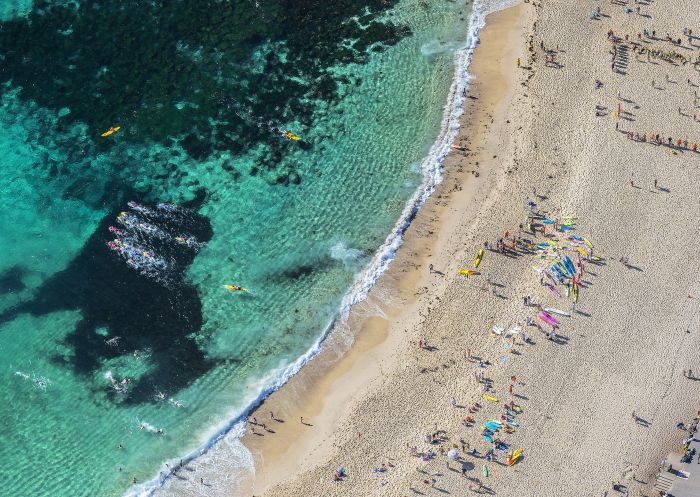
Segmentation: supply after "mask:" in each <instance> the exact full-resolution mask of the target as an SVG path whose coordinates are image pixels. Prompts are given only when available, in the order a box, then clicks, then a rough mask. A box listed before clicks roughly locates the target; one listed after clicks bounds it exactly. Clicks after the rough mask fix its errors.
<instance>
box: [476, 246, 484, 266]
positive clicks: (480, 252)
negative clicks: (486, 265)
mask: <svg viewBox="0 0 700 497" xmlns="http://www.w3.org/2000/svg"><path fill="white" fill-rule="evenodd" d="M483 257H484V249H481V250H479V253H478V254H476V259H474V269H476V268H478V267H479V264H481V259H482V258H483Z"/></svg>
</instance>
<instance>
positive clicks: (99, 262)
mask: <svg viewBox="0 0 700 497" xmlns="http://www.w3.org/2000/svg"><path fill="white" fill-rule="evenodd" d="M199 200H201V198H200V199H199ZM116 215H117V213H116V212H115V213H112V214H110V215H108V216H106V217H105V218H104V219H103V220H102V222H101V223H100V225H99V226H98V228H97V229H96V230H95V232H94V233H93V234H92V236H91V237H90V238H89V239H88V240H87V241H86V243H85V245H84V246H83V248H82V250H81V251H80V253H79V254H78V255H77V256H76V257H75V259H73V261H71V263H70V264H69V265H68V267H66V269H64V270H63V271H60V272H59V273H56V274H55V275H54V276H52V277H51V278H49V279H48V280H47V281H46V282H45V283H44V284H43V285H42V286H41V287H40V288H39V289H38V290H37V291H36V293H35V295H34V297H33V299H32V300H30V301H26V302H24V303H21V304H18V305H17V306H15V307H14V308H12V309H10V310H8V311H5V312H4V313H2V314H0V324H2V323H4V322H7V321H11V320H12V319H14V318H15V317H17V316H18V315H20V314H24V313H27V314H30V315H33V316H41V315H46V314H49V313H52V312H56V311H62V310H75V311H79V312H80V313H81V315H82V318H81V319H80V321H79V322H78V323H77V325H76V327H75V329H74V330H73V331H71V332H70V333H69V334H68V335H67V338H66V344H67V345H68V346H69V347H70V348H71V350H72V353H71V354H70V355H68V356H60V357H55V358H54V360H55V361H56V362H58V363H61V364H64V365H67V366H70V367H72V368H73V369H74V370H75V371H76V372H77V373H78V374H81V375H91V374H93V373H94V372H95V371H97V370H99V369H100V368H101V367H102V366H101V365H102V362H103V361H104V360H106V359H110V358H114V357H119V356H122V355H128V354H132V353H133V352H134V351H135V350H139V351H146V350H148V351H150V352H151V356H150V358H149V362H150V364H151V368H150V369H149V371H148V372H147V373H146V374H145V375H144V376H143V377H141V378H139V379H138V380H137V381H133V382H132V384H131V385H130V387H129V389H128V395H127V396H126V397H124V398H123V402H125V403H128V404H133V403H139V402H150V401H152V400H153V394H154V391H155V389H160V390H162V391H167V392H169V393H175V392H176V391H177V390H179V389H181V388H183V387H185V386H187V385H189V384H190V383H191V382H192V381H193V380H195V379H197V378H198V377H200V376H201V375H203V374H204V373H206V372H207V371H208V370H210V369H211V367H212V366H213V362H212V361H210V360H209V359H207V358H206V357H205V355H204V353H203V351H202V350H201V349H200V348H199V346H198V345H197V343H196V342H195V340H194V338H192V337H191V334H192V333H194V332H197V331H199V330H200V328H201V326H202V322H203V318H202V306H201V302H200V299H199V295H198V294H197V290H196V288H195V287H194V286H192V285H189V284H187V283H186V282H184V281H182V278H181V276H182V274H183V273H184V271H185V269H186V268H187V267H188V266H189V265H190V264H191V263H192V261H193V259H194V252H192V251H182V252H180V254H179V255H178V256H176V257H174V258H175V259H176V261H175V262H176V267H177V268H178V274H177V275H176V280H175V281H174V282H173V283H172V284H171V285H169V286H168V287H165V286H163V285H161V284H159V283H158V282H156V281H154V280H153V279H150V278H148V277H144V276H142V275H141V274H139V273H138V272H136V271H134V270H133V269H132V268H130V267H128V266H127V265H126V264H124V263H123V261H122V260H121V259H120V258H119V257H118V256H117V255H116V254H115V253H113V252H112V251H110V249H108V248H107V246H106V245H105V244H106V242H107V241H109V240H110V239H111V238H113V235H112V234H111V233H110V232H109V231H108V230H107V228H108V226H109V225H110V224H113V223H114V219H115V217H116ZM170 223H171V225H175V224H177V225H178V227H179V228H180V229H183V228H184V229H187V230H188V232H189V233H191V234H192V235H194V236H196V237H197V238H198V239H199V240H200V241H208V240H209V239H211V236H212V230H211V225H210V224H209V221H208V220H207V219H206V218H204V217H202V216H200V215H198V214H196V213H194V212H192V213H190V214H189V215H188V216H187V219H186V220H183V221H181V220H179V219H177V218H174V219H171V221H170ZM19 276H21V274H20V273H18V272H17V270H11V271H10V272H9V273H8V272H6V273H3V274H2V275H0V283H2V281H5V280H7V281H8V282H10V283H13V282H16V281H17V278H18V277H19ZM101 329H106V330H107V337H105V336H104V334H101V333H98V331H100V330H101ZM30 332H31V331H27V333H30ZM113 337H119V340H118V344H116V345H114V346H110V345H108V344H107V343H106V338H113ZM119 398H120V399H122V397H121V396H120V397H119Z"/></svg>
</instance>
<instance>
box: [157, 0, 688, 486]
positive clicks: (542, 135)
mask: <svg viewBox="0 0 700 497" xmlns="http://www.w3.org/2000/svg"><path fill="white" fill-rule="evenodd" d="M691 7H692V5H691V4H690V3H689V2H685V3H684V2H682V1H680V2H678V3H677V4H676V3H674V8H669V7H668V6H661V5H657V4H654V3H653V4H650V5H644V4H641V9H642V12H641V14H644V15H636V14H631V15H630V14H626V13H625V11H624V6H622V5H618V4H610V3H604V4H602V14H603V16H602V17H601V19H600V20H590V19H589V14H590V6H588V5H577V4H572V3H570V2H555V3H553V4H546V6H544V7H543V6H542V4H532V3H524V4H521V5H519V6H517V7H514V8H511V9H508V10H505V11H502V12H498V13H495V14H492V15H491V16H489V18H488V22H487V26H486V28H485V29H484V30H483V31H482V33H481V35H480V39H481V43H480V45H479V47H478V48H477V50H476V53H475V56H474V61H473V64H472V67H471V70H470V72H471V73H472V74H474V76H475V80H474V85H473V87H472V89H471V91H470V97H471V98H470V103H469V106H468V108H467V111H466V113H465V122H464V126H463V128H462V130H461V131H460V137H459V138H458V140H457V143H458V145H459V146H460V147H462V148H463V149H464V151H455V153H453V154H452V155H451V156H450V157H449V158H448V160H447V161H446V163H445V181H444V182H443V184H442V185H441V186H440V187H439V188H438V190H437V191H436V192H435V194H434V195H433V196H432V197H431V198H430V199H429V200H428V202H427V203H426V205H425V206H424V207H423V208H422V209H421V211H420V212H419V213H418V215H417V218H416V220H415V221H414V223H413V224H412V225H411V227H410V228H409V230H408V232H407V234H406V238H405V242H404V245H403V246H402V247H401V249H400V250H399V252H398V254H397V257H396V260H395V261H394V262H392V264H391V266H390V268H389V270H388V271H387V273H386V274H385V275H384V276H383V277H382V278H381V280H380V282H379V283H378V284H377V286H376V287H375V288H373V289H372V291H371V293H370V295H369V298H368V299H367V301H365V302H363V303H361V304H359V305H357V306H355V307H354V308H353V310H352V311H351V314H350V317H349V319H348V321H347V322H344V323H339V324H338V328H337V329H336V330H335V332H334V333H333V334H332V336H331V338H330V339H329V342H328V343H327V344H326V346H325V347H324V350H323V352H322V353H321V354H320V355H319V356H318V357H317V358H316V359H314V360H313V361H312V362H311V363H310V364H309V365H307V366H306V367H305V368H304V369H303V370H302V371H301V372H300V373H299V374H298V375H296V376H295V377H294V378H292V379H291V380H290V381H289V383H288V384H286V385H285V386H284V387H283V388H281V389H280V390H279V391H278V392H276V393H275V394H273V395H272V396H271V397H270V398H269V399H268V400H267V401H266V402H265V403H264V404H263V405H262V406H261V407H260V408H259V409H258V411H257V412H256V413H254V414H253V416H255V417H256V418H257V421H258V422H259V423H263V422H264V423H265V424H266V426H267V428H268V429H272V430H273V431H274V433H270V432H267V431H264V430H263V429H262V427H260V426H258V427H257V428H256V432H258V433H259V434H258V435H255V434H253V433H252V431H251V430H249V432H248V434H247V435H246V436H245V437H244V439H243V442H244V444H245V445H246V446H247V447H248V448H249V449H250V451H251V452H252V456H253V457H254V460H255V463H256V464H255V465H256V474H255V477H254V478H252V479H250V480H249V481H246V482H240V481H237V482H229V483H227V484H219V488H217V493H216V495H219V493H220V491H221V488H220V487H221V485H224V486H225V485H229V486H226V487H225V488H227V489H228V490H227V491H226V492H230V493H233V494H234V495H238V494H240V495H246V496H248V495H255V496H258V497H260V496H266V497H283V496H289V497H296V496H302V495H303V496H333V495H341V494H342V495H357V496H367V495H397V496H404V495H405V496H408V495H443V494H445V493H451V494H456V495H466V494H470V493H471V492H477V489H478V483H477V480H480V481H481V483H482V484H483V487H482V490H480V492H482V493H490V494H502V495H513V494H514V493H515V492H517V493H518V495H524V496H530V495H531V496H533V497H534V496H543V495H547V496H549V495H551V496H554V495H557V496H569V495H570V496H572V497H573V496H580V495H601V496H602V495H605V493H606V492H608V495H614V494H613V491H612V484H613V483H622V484H624V485H625V487H626V488H627V489H628V491H629V495H638V496H641V495H652V493H651V487H652V486H653V483H654V480H655V475H656V471H657V468H658V465H659V462H660V460H661V459H663V457H665V455H666V454H667V453H668V452H669V451H670V450H671V449H672V448H674V447H677V445H678V443H679V441H680V440H681V439H682V438H683V437H684V432H682V431H679V430H677V429H676V428H675V426H676V424H677V423H678V422H679V421H687V420H688V419H689V417H692V415H693V413H694V412H695V411H696V410H697V402H696V400H695V399H697V395H698V390H699V389H700V382H696V381H691V380H688V379H686V378H685V377H684V375H683V371H684V370H685V369H688V368H691V369H700V364H698V361H699V359H698V355H697V352H696V351H697V350H698V345H700V336H699V335H698V330H700V309H699V308H698V299H700V281H698V276H697V272H696V271H695V269H697V266H698V264H699V263H700V259H699V258H698V255H697V251H696V239H697V233H698V229H697V220H698V219H699V218H700V201H699V200H698V196H697V185H698V184H700V182H699V180H700V168H698V163H699V161H700V155H698V154H696V153H693V152H692V151H690V150H687V149H677V148H671V147H664V146H658V145H652V144H650V143H642V142H639V141H635V140H633V139H628V138H627V136H626V134H625V133H624V131H628V130H632V131H633V132H634V131H645V132H651V131H655V132H658V133H661V134H662V135H663V136H672V137H680V138H685V137H686V136H687V137H688V139H689V140H690V143H692V142H693V140H700V125H699V124H698V123H697V122H696V121H695V120H694V119H693V117H692V115H693V114H694V112H695V109H694V103H693V91H694V90H696V89H697V88H698V87H694V86H692V85H693V84H700V76H698V74H700V73H698V72H697V71H695V69H694V68H693V66H692V64H686V65H683V64H676V65H672V64H669V63H667V62H663V61H654V60H650V61H647V59H646V58H645V57H643V56H637V55H636V54H635V53H634V52H633V50H632V45H631V44H630V43H629V42H626V43H625V42H622V45H618V56H617V57H616V64H617V67H616V71H615V72H613V71H611V54H610V53H609V52H610V46H611V45H610V41H609V40H608V39H607V36H606V32H607V30H608V29H610V28H612V29H613V30H617V29H618V28H620V29H625V30H627V31H628V33H626V32H625V31H623V32H622V33H621V36H622V39H623V40H624V35H625V34H629V35H630V36H631V37H632V38H633V39H635V38H636V33H637V31H640V32H641V31H642V29H652V27H653V28H654V29H656V30H657V31H658V32H659V33H665V32H667V31H668V32H669V33H670V32H673V33H678V32H680V31H681V30H682V28H683V27H685V24H684V23H685V22H686V20H685V19H684V18H685V17H686V14H687V12H688V11H689V9H691ZM684 9H685V10H684ZM645 15H649V16H650V17H645ZM691 27H692V26H691ZM694 31H695V30H694ZM698 31H700V30H698ZM639 44H640V46H641V45H642V44H645V45H649V46H656V45H658V46H662V47H664V48H665V49H667V50H668V49H672V46H671V44H669V43H668V42H665V41H663V40H648V41H640V42H639ZM623 45H624V49H623V48H621V47H622V46H623ZM683 45H684V46H685V47H686V48H675V47H673V48H675V49H677V50H678V51H683V52H684V53H688V56H692V57H697V54H698V49H697V47H693V46H691V45H689V43H687V42H686V41H685V40H684V41H683ZM542 46H544V49H543V48H541V47H542ZM547 50H549V51H550V52H549V53H547V52H546V51H547ZM550 57H553V60H550V61H549V62H548V61H547V59H548V58H550ZM518 58H520V61H521V64H520V67H517V65H516V62H515V61H516V59H518ZM666 75H668V76H669V77H668V82H667V81H666ZM687 79H691V83H690V84H688V83H686V80H687ZM595 80H599V81H600V82H601V83H602V85H600V86H599V87H596V86H595V85H594V81H595ZM651 80H654V81H655V82H656V83H659V84H658V85H655V86H657V87H658V88H653V89H652V86H651ZM659 88H663V89H659ZM618 92H619V93H618ZM618 95H619V96H618ZM618 104H620V105H621V109H622V110H623V113H622V116H621V118H620V119H617V118H616V117H615V115H614V114H611V113H612V112H613V111H614V110H615V109H616V108H617V105H618ZM596 106H598V107H597V108H596ZM679 106H680V107H681V108H682V109H681V110H682V111H684V112H681V113H679V112H678V111H677V108H678V107H679ZM616 124H617V128H618V129H617V130H616ZM674 141H675V138H674ZM477 172H478V176H477V175H476V173H477ZM654 180H656V186H655V185H654ZM631 182H633V183H631ZM528 200H532V201H535V202H536V203H537V204H538V206H537V208H538V209H539V210H541V211H543V213H544V215H545V216H547V217H549V218H552V219H554V218H561V216H565V215H573V216H576V217H577V218H578V219H577V222H576V230H575V233H577V234H580V235H581V236H585V237H587V238H588V239H590V240H591V241H592V243H593V245H594V247H595V253H596V255H598V256H601V257H602V258H603V259H604V260H603V261H601V262H600V263H599V264H594V263H588V262H586V263H585V266H586V269H585V272H584V275H583V276H582V280H583V281H582V285H581V288H580V296H579V300H578V302H577V305H576V308H575V309H574V308H573V306H572V302H571V299H567V298H566V297H565V296H562V297H556V296H554V295H553V294H552V292H550V291H549V290H548V289H547V288H545V287H544V286H542V285H541V284H540V275H539V274H538V273H537V272H535V271H533V266H534V267H542V264H543V262H544V261H542V260H541V259H539V258H538V257H537V255H532V254H528V253H525V252H519V251H514V252H513V253H511V254H510V255H503V254H498V253H495V252H490V251H487V252H486V254H485V256H484V259H483V262H482V264H481V266H480V267H479V271H480V274H479V275H474V276H470V277H465V276H463V275H459V274H457V269H460V268H467V267H471V266H472V264H473V260H474V256H475V255H476V252H477V250H478V249H479V248H480V247H481V246H483V243H484V241H492V242H493V241H494V240H497V239H498V238H501V237H504V234H505V233H504V232H505V231H506V230H508V231H509V232H510V234H515V233H517V232H518V231H519V225H520V224H523V223H524V222H525V219H526V215H527V212H528V210H527V202H528ZM523 236H525V237H530V238H531V239H534V240H535V241H536V242H542V241H544V240H545V237H543V236H542V235H531V234H524V235H523ZM550 236H554V238H556V239H558V240H560V241H561V240H563V238H564V234H562V233H556V234H551V235H550ZM623 256H624V257H626V258H627V259H628V264H622V263H620V262H618V261H619V259H620V258H621V257H623ZM430 264H432V265H433V266H434V270H435V271H434V272H431V271H429V269H428V268H429V265H430ZM526 295H529V296H531V297H532V299H533V301H535V302H537V303H541V304H542V305H543V306H553V307H557V308H560V309H563V310H566V311H568V312H571V313H572V314H573V317H571V318H566V317H562V318H561V319H560V321H561V326H560V327H559V329H558V330H557V335H556V339H555V340H553V341H550V340H547V339H546V338H545V335H544V334H543V333H541V332H538V331H537V329H535V328H534V327H526V329H527V333H528V335H529V337H530V340H529V342H528V343H524V342H523V341H522V340H521V339H516V340H515V342H514V343H510V342H507V341H505V340H504V339H503V338H501V337H493V336H491V335H490V333H489V330H491V328H492V327H493V326H494V325H495V324H500V325H502V326H504V327H508V326H509V325H511V324H515V323H521V324H522V323H524V320H525V318H527V317H530V318H534V319H536V316H537V311H536V309H535V308H533V307H528V306H524V305H523V300H522V299H523V297H524V296H526ZM353 337H354V340H353ZM420 340H425V341H427V343H428V345H429V348H422V349H421V348H419V347H418V343H419V341H420ZM353 341H354V344H353V345H352V346H349V345H348V344H350V343H352V342H353ZM467 349H470V351H471V352H472V354H473V355H474V356H476V357H478V358H480V359H481V360H483V361H488V363H489V364H488V365H487V366H486V367H485V368H484V371H485V375H486V376H487V377H488V378H489V379H491V380H492V381H493V389H492V390H491V391H490V392H489V394H490V395H493V396H496V397H498V398H499V402H497V403H490V402H488V401H486V400H484V399H483V397H482V394H483V384H480V383H478V382H477V381H476V380H475V379H474V372H475V370H476V363H477V360H476V359H475V360H473V361H469V360H467V359H466V357H465V352H466V350H467ZM512 376H515V377H516V378H517V379H516V381H515V382H513V381H512V379H511V378H512ZM509 385H513V392H512V393H510V392H508V390H507V388H508V386H509ZM452 399H454V400H455V404H456V407H454V406H453V405H452V402H451V401H452ZM509 400H513V401H515V402H517V403H518V404H519V405H520V406H521V407H522V409H523V412H522V414H520V415H518V417H517V422H518V427H517V428H516V430H515V433H512V434H508V435H503V436H502V438H503V440H504V441H505V442H506V443H507V444H508V445H509V451H512V450H514V449H516V448H518V449H523V457H522V458H521V459H520V460H519V461H518V463H517V464H516V465H514V466H512V467H509V466H507V465H506V464H505V462H506V457H505V455H503V454H501V453H497V457H496V460H495V461H493V462H490V461H486V460H485V459H484V458H483V454H484V453H485V452H486V450H487V449H488V448H489V444H487V443H486V442H485V441H484V440H483V438H482V437H481V434H480V433H481V430H480V426H481V424H483V423H484V422H485V421H486V420H488V419H492V418H495V419H499V417H500V415H501V413H502V411H503V409H502V403H503V402H505V401H509ZM475 402H479V403H480V404H481V405H482V407H481V408H480V409H479V410H478V412H476V413H472V414H470V413H468V411H467V407H468V406H472V405H473V404H474V403H475ZM460 406H464V407H460ZM270 411H273V412H274V414H275V418H277V419H281V420H283V421H284V422H280V421H275V420H271V419H270V414H269V412H270ZM632 413H634V414H635V416H636V419H635V418H633V416H632ZM468 415H471V416H473V417H474V418H476V423H475V426H471V427H465V426H464V425H463V419H464V417H465V416H468ZM302 416H303V418H304V421H305V423H306V424H302V423H301V422H300V417H302ZM427 434H437V435H438V438H439V441H436V442H435V443H432V444H431V443H427V442H426V440H425V437H426V435H427ZM462 442H463V443H464V448H466V446H467V444H468V447H469V448H470V449H471V448H476V449H477V450H478V454H477V455H476V456H474V455H471V454H470V453H469V450H466V451H463V450H462V448H463V445H462ZM410 447H416V451H417V452H422V453H427V451H428V450H432V451H434V454H435V456H434V457H433V458H431V459H430V460H428V461H424V460H421V459H419V458H417V457H415V456H414V455H412V454H411V451H410V450H409V448H410ZM451 448H456V449H457V450H458V452H459V457H460V462H459V463H458V462H452V461H449V460H448V459H447V458H446V457H445V455H444V454H442V453H441V451H447V450H449V449H451ZM194 464H195V467H194V468H193V469H194V470H195V472H196V474H197V475H200V474H201V475H202V476H203V477H204V478H205V479H208V478H210V477H211V478H212V480H214V481H217V482H220V481H222V478H221V468H222V466H218V467H217V465H216V464H212V465H210V466H206V467H202V466H199V467H197V466H196V463H194ZM484 464H486V465H487V467H488V468H489V476H488V477H484V476H483V472H482V471H483V466H484ZM382 465H384V466H382ZM339 467H343V468H345V469H346V471H347V474H348V477H347V478H343V481H334V479H333V475H334V473H335V472H336V470H337V469H338V468H339ZM462 468H463V469H464V474H463V473H462ZM375 470H382V471H375ZM241 484H242V487H241ZM184 487H187V485H185V486H183V488H184ZM236 487H238V488H237V489H236V491H235V492H234V491H233V490H231V489H232V488H236ZM188 488H190V490H186V489H185V490H182V489H179V490H178V489H176V488H174V487H173V486H166V489H165V490H166V494H168V495H198V494H199V493H201V492H196V491H195V490H193V488H194V487H192V486H190V487H188ZM224 494H226V493H222V495H224ZM210 495H213V494H212V493H211V492H210Z"/></svg>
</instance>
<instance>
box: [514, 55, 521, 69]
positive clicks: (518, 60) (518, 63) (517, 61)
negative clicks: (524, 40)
mask: <svg viewBox="0 0 700 497" xmlns="http://www.w3.org/2000/svg"><path fill="white" fill-rule="evenodd" d="M515 63H516V64H517V65H518V67H520V57H518V58H517V60H516V61H515Z"/></svg>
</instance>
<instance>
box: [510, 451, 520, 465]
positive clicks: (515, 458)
mask: <svg viewBox="0 0 700 497" xmlns="http://www.w3.org/2000/svg"><path fill="white" fill-rule="evenodd" d="M522 455H523V449H518V450H516V451H515V452H513V455H512V456H510V457H509V458H508V466H512V465H513V464H515V463H516V462H518V459H520V456H522Z"/></svg>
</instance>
